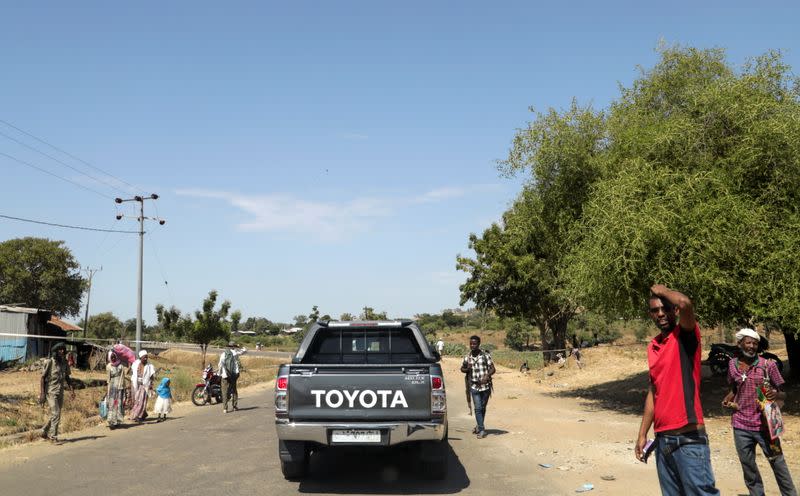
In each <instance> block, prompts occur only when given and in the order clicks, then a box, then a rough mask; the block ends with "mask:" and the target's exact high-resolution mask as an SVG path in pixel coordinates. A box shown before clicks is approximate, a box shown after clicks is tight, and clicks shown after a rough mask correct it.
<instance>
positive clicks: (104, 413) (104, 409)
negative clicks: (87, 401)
mask: <svg viewBox="0 0 800 496" xmlns="http://www.w3.org/2000/svg"><path fill="white" fill-rule="evenodd" d="M99 410H100V418H101V419H103V420H105V419H106V418H107V417H108V403H107V402H106V398H105V396H104V397H103V399H102V400H100V406H99Z"/></svg>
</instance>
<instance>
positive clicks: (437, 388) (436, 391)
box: [431, 375, 447, 414]
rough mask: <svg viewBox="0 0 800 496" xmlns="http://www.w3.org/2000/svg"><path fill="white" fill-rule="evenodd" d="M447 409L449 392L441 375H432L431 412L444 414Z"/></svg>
mask: <svg viewBox="0 0 800 496" xmlns="http://www.w3.org/2000/svg"><path fill="white" fill-rule="evenodd" d="M446 411H447V393H446V392H445V390H444V380H442V377H441V376H438V375H432V376H431V413H438V414H442V413H444V412H446Z"/></svg>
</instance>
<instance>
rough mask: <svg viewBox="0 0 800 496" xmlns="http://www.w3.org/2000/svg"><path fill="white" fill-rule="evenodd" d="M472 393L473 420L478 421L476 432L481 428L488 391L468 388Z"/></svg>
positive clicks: (487, 400)
mask: <svg viewBox="0 0 800 496" xmlns="http://www.w3.org/2000/svg"><path fill="white" fill-rule="evenodd" d="M469 392H470V394H471V395H472V407H473V408H474V409H475V421H476V422H477V423H478V432H481V431H482V430H483V419H484V417H486V404H487V403H489V393H490V391H489V390H488V389H487V390H486V391H475V390H474V389H470V390H469Z"/></svg>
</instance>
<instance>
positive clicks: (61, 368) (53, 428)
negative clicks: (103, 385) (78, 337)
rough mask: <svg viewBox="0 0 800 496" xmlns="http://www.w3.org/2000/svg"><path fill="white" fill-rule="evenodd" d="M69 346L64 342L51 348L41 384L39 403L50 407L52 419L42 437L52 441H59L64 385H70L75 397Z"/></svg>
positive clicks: (44, 428) (45, 426) (45, 427)
mask: <svg viewBox="0 0 800 496" xmlns="http://www.w3.org/2000/svg"><path fill="white" fill-rule="evenodd" d="M66 352H67V348H66V346H65V345H64V343H56V344H55V345H53V347H52V348H51V349H50V358H48V359H47V362H46V363H45V366H44V370H43V371H42V378H41V380H40V384H39V404H40V405H44V403H45V401H47V405H48V406H49V407H50V419H49V420H48V421H47V423H46V424H45V425H44V427H43V428H42V437H43V438H45V439H47V440H48V441H50V442H53V443H58V442H59V440H58V426H59V424H60V423H61V408H62V407H63V406H64V385H66V386H67V387H69V391H70V393H71V395H72V396H71V397H72V398H73V399H74V398H75V390H74V389H72V382H71V381H70V377H69V365H68V364H67V359H66V356H65V355H66Z"/></svg>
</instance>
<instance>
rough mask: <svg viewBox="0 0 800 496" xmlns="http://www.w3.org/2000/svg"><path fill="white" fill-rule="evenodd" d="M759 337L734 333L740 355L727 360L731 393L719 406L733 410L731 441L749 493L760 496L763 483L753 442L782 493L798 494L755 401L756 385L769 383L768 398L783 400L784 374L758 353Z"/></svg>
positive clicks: (749, 332)
mask: <svg viewBox="0 0 800 496" xmlns="http://www.w3.org/2000/svg"><path fill="white" fill-rule="evenodd" d="M760 340H761V336H759V334H758V333H757V332H756V331H754V330H752V329H746V328H745V329H742V330H740V331H739V332H737V333H736V341H737V342H738V344H739V349H740V350H741V353H740V354H739V358H731V360H730V362H729V363H728V384H730V386H731V390H730V392H729V393H728V394H727V395H726V396H725V398H724V399H723V400H722V406H724V407H726V408H730V409H731V410H733V415H732V416H731V424H732V425H733V442H734V444H735V445H736V454H737V455H739V462H740V463H741V464H742V474H743V475H744V483H745V485H746V486H747V490H748V491H749V492H750V494H751V495H752V496H763V494H764V482H763V481H762V479H761V473H759V471H758V465H756V445H759V446H761V451H763V452H764V456H766V457H767V460H768V461H769V465H770V467H772V472H773V473H774V474H775V481H776V482H777V483H778V487H779V488H780V490H781V494H782V495H783V496H797V490H796V489H795V487H794V482H792V474H791V473H789V467H787V466H786V460H785V459H784V457H783V451H782V449H781V442H780V438H775V440H774V441H772V440H771V436H770V433H769V432H768V431H767V426H766V425H765V423H766V422H764V420H763V415H762V414H761V409H760V407H759V404H758V388H760V387H763V386H765V385H768V387H767V388H766V392H765V396H766V398H767V399H768V400H770V401H783V400H785V399H786V393H785V392H784V391H783V383H784V381H783V377H781V373H780V372H779V371H778V366H777V365H775V362H774V361H772V360H765V359H764V358H762V357H759V356H758V343H759V341H760Z"/></svg>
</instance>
